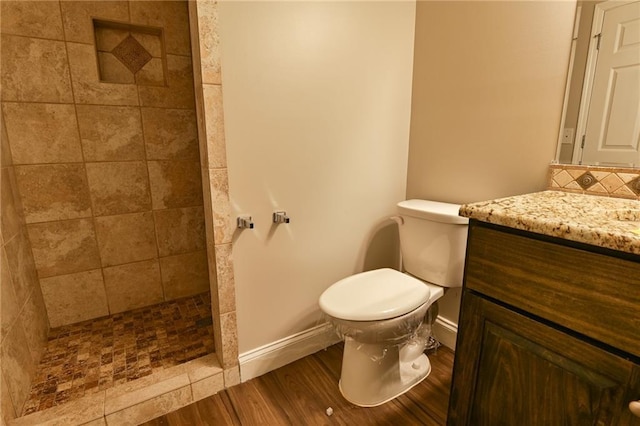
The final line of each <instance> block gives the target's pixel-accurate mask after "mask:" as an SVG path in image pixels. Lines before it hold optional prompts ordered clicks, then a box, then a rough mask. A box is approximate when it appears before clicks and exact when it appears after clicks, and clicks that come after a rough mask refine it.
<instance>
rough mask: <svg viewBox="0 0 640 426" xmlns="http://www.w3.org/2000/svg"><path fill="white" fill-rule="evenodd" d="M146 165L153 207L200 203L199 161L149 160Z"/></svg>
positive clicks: (183, 205) (196, 204)
mask: <svg viewBox="0 0 640 426" xmlns="http://www.w3.org/2000/svg"><path fill="white" fill-rule="evenodd" d="M148 166H149V180H150V183H151V199H152V202H153V208H154V209H164V208H171V207H190V206H199V205H202V181H201V177H200V163H198V162H193V161H149V163H148Z"/></svg>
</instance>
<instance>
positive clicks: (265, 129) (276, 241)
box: [219, 1, 415, 379]
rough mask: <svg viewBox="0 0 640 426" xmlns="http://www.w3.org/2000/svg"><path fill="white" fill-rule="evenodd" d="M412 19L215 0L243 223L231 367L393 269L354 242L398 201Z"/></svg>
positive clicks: (393, 5)
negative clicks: (331, 291)
mask: <svg viewBox="0 0 640 426" xmlns="http://www.w3.org/2000/svg"><path fill="white" fill-rule="evenodd" d="M414 20H415V2H408V1H394V2H336V3H333V2H221V3H219V22H220V39H221V46H222V76H223V87H224V113H225V131H226V140H227V156H228V165H229V185H230V196H231V201H232V204H233V206H234V209H235V211H234V214H250V215H252V216H253V218H254V222H255V226H256V227H255V229H254V230H244V231H242V232H239V233H237V234H236V239H235V241H234V249H233V262H234V270H235V283H236V294H237V314H238V338H239V352H240V354H241V357H242V354H243V353H247V352H249V351H252V350H254V349H256V348H259V347H261V346H263V345H267V344H270V343H273V342H275V341H278V340H279V339H283V338H286V337H288V336H291V335H293V334H295V333H299V332H302V331H304V330H307V329H309V328H311V327H313V326H315V325H316V324H318V323H319V321H321V315H320V311H319V308H318V305H317V301H318V297H319V296H320V294H321V293H322V292H323V291H324V290H325V289H326V288H327V287H328V286H329V285H331V284H332V283H333V282H335V281H336V280H338V279H340V278H343V277H345V276H348V275H350V274H352V273H354V272H358V271H361V270H362V268H363V264H364V263H365V258H367V261H366V263H367V265H368V267H371V266H372V262H371V256H370V254H371V253H374V256H375V257H377V258H378V263H380V264H384V263H385V262H391V261H392V260H390V259H393V256H394V255H395V251H394V250H393V246H394V244H386V245H387V247H386V248H384V249H383V250H382V252H384V251H385V250H386V253H383V254H381V249H380V247H377V248H372V249H371V250H368V248H367V245H368V243H367V242H368V241H369V239H370V238H371V237H372V233H373V232H374V230H375V229H376V228H377V227H378V226H379V225H380V224H381V223H382V222H383V221H384V220H385V218H386V217H388V216H389V215H392V214H394V212H395V204H396V203H397V202H398V201H400V200H403V199H404V198H405V191H406V168H407V155H408V140H409V119H410V98H411V79H412V66H413V42H414V22H415V21H414ZM276 209H283V210H286V211H287V213H288V214H289V216H290V217H291V223H290V224H288V225H278V226H272V224H271V214H272V212H273V211H274V210H276ZM387 234H392V233H388V232H387ZM376 240H380V238H376ZM382 245H383V246H384V245H385V244H382ZM373 263H375V262H373ZM374 266H375V265H374ZM243 379H244V378H243Z"/></svg>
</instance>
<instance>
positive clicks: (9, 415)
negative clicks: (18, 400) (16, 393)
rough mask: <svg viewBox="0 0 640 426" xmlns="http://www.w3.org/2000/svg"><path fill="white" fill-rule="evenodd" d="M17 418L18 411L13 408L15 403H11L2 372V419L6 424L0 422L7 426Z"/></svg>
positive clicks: (0, 409)
mask: <svg viewBox="0 0 640 426" xmlns="http://www.w3.org/2000/svg"><path fill="white" fill-rule="evenodd" d="M16 417H17V416H16V410H15V409H14V408H13V403H12V402H11V393H10V392H9V387H8V386H7V382H6V381H5V379H4V374H2V372H1V371H0V419H2V422H4V423H2V422H0V424H2V425H3V426H4V425H7V424H9V422H10V421H11V420H13V419H15V418H16Z"/></svg>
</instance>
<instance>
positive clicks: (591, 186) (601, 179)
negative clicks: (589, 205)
mask: <svg viewBox="0 0 640 426" xmlns="http://www.w3.org/2000/svg"><path fill="white" fill-rule="evenodd" d="M548 188H549V189H553V190H559V191H566V192H575V193H579V194H591V195H600V196H605V197H617V198H628V199H635V200H640V170H639V169H630V168H621V167H598V166H580V165H572V164H552V165H551V166H549V181H548Z"/></svg>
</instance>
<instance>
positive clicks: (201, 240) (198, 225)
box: [154, 207, 206, 256]
mask: <svg viewBox="0 0 640 426" xmlns="http://www.w3.org/2000/svg"><path fill="white" fill-rule="evenodd" d="M154 217H155V221H156V233H157V236H158V252H159V254H160V256H169V255H173V254H181V253H188V252H193V251H199V250H204V248H205V246H206V245H205V236H204V212H203V211H202V207H187V208H180V209H168V210H156V211H155V212H154Z"/></svg>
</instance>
